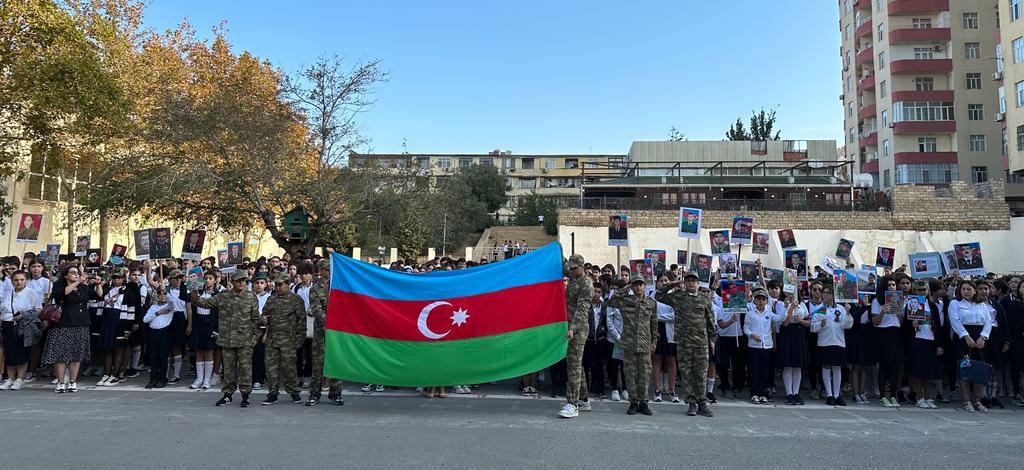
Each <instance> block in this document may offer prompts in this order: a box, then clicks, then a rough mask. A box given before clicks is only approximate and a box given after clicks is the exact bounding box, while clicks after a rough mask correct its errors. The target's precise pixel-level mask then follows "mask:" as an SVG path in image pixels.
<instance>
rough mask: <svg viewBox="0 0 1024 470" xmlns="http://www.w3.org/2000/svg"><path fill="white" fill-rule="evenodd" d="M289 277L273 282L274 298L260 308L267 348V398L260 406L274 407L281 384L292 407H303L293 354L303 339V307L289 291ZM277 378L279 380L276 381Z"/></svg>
mask: <svg viewBox="0 0 1024 470" xmlns="http://www.w3.org/2000/svg"><path fill="white" fill-rule="evenodd" d="M290 281H291V279H290V277H289V276H288V275H287V274H284V273H281V274H278V275H277V278H275V279H274V282H275V283H276V284H275V286H274V294H273V295H271V296H270V298H269V299H267V304H266V305H264V306H263V317H265V321H266V323H267V332H266V333H265V334H264V339H263V342H264V344H266V351H267V354H266V358H267V359H266V362H267V398H266V399H265V400H263V403H262V404H263V405H272V404H274V403H277V393H278V391H279V390H280V384H281V382H284V389H285V391H287V392H288V395H291V398H292V402H293V403H302V397H301V396H299V380H298V376H297V375H296V371H295V350H296V349H298V347H299V345H300V344H302V340H303V339H305V337H306V304H305V303H304V302H303V301H302V297H299V296H298V295H296V294H293V293H292V292H291V290H289V287H290V285H289V282H290ZM278 374H280V378H278Z"/></svg>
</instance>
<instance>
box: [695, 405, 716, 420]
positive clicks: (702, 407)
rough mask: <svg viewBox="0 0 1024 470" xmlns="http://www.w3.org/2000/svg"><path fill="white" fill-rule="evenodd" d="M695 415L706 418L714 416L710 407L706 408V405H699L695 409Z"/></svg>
mask: <svg viewBox="0 0 1024 470" xmlns="http://www.w3.org/2000/svg"><path fill="white" fill-rule="evenodd" d="M697 414H699V415H701V416H705V417H708V418H710V417H712V416H714V415H715V414H714V413H712V412H711V407H710V406H708V404H707V403H701V404H700V406H698V407H697Z"/></svg>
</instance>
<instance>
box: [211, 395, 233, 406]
mask: <svg viewBox="0 0 1024 470" xmlns="http://www.w3.org/2000/svg"><path fill="white" fill-rule="evenodd" d="M228 403H231V395H228V394H226V393H225V394H224V396H222V397H220V400H217V403H214V405H215V406H224V405H227V404H228Z"/></svg>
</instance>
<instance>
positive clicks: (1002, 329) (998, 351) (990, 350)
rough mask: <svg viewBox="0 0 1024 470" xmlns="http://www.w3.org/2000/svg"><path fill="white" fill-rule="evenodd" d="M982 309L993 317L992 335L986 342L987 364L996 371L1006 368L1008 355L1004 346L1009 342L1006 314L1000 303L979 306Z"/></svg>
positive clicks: (987, 303)
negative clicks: (1004, 352)
mask: <svg viewBox="0 0 1024 470" xmlns="http://www.w3.org/2000/svg"><path fill="white" fill-rule="evenodd" d="M979 305H980V306H981V308H982V309H984V310H985V311H987V312H988V314H989V316H991V317H992V333H991V334H990V335H989V339H988V341H986V342H985V362H988V363H989V364H991V365H992V367H994V368H996V369H1002V368H1004V367H1006V363H1007V361H1006V354H1003V345H1004V344H1006V343H1007V342H1009V335H1007V331H1006V330H1007V328H1006V326H1007V321H1006V312H1005V311H1004V310H1003V306H1002V305H1000V304H999V303H992V302H985V303H982V304H979Z"/></svg>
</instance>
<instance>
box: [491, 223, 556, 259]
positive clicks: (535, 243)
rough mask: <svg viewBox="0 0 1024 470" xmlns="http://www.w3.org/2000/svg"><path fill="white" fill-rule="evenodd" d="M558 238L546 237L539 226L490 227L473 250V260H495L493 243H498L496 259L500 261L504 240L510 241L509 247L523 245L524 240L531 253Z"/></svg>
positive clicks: (542, 228)
mask: <svg viewBox="0 0 1024 470" xmlns="http://www.w3.org/2000/svg"><path fill="white" fill-rule="evenodd" d="M557 239H558V237H556V236H553V235H548V234H546V233H544V227H541V226H539V225H538V226H530V227H524V226H506V227H491V228H489V229H487V230H485V231H484V233H483V236H481V237H480V241H479V242H478V243H477V244H476V247H475V248H473V258H474V259H475V260H477V261H479V260H480V258H487V259H488V260H492V261H493V260H494V259H495V253H494V243H495V242H497V243H498V254H497V257H498V259H502V256H503V254H502V253H501V247H502V245H503V244H504V243H505V240H510V241H511V245H513V246H514V245H515V242H517V241H518V242H519V243H520V244H522V243H523V240H526V245H527V247H528V248H527V251H533V250H536V249H537V248H540V247H542V246H544V245H547V244H548V243H551V242H553V241H555V240H557Z"/></svg>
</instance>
